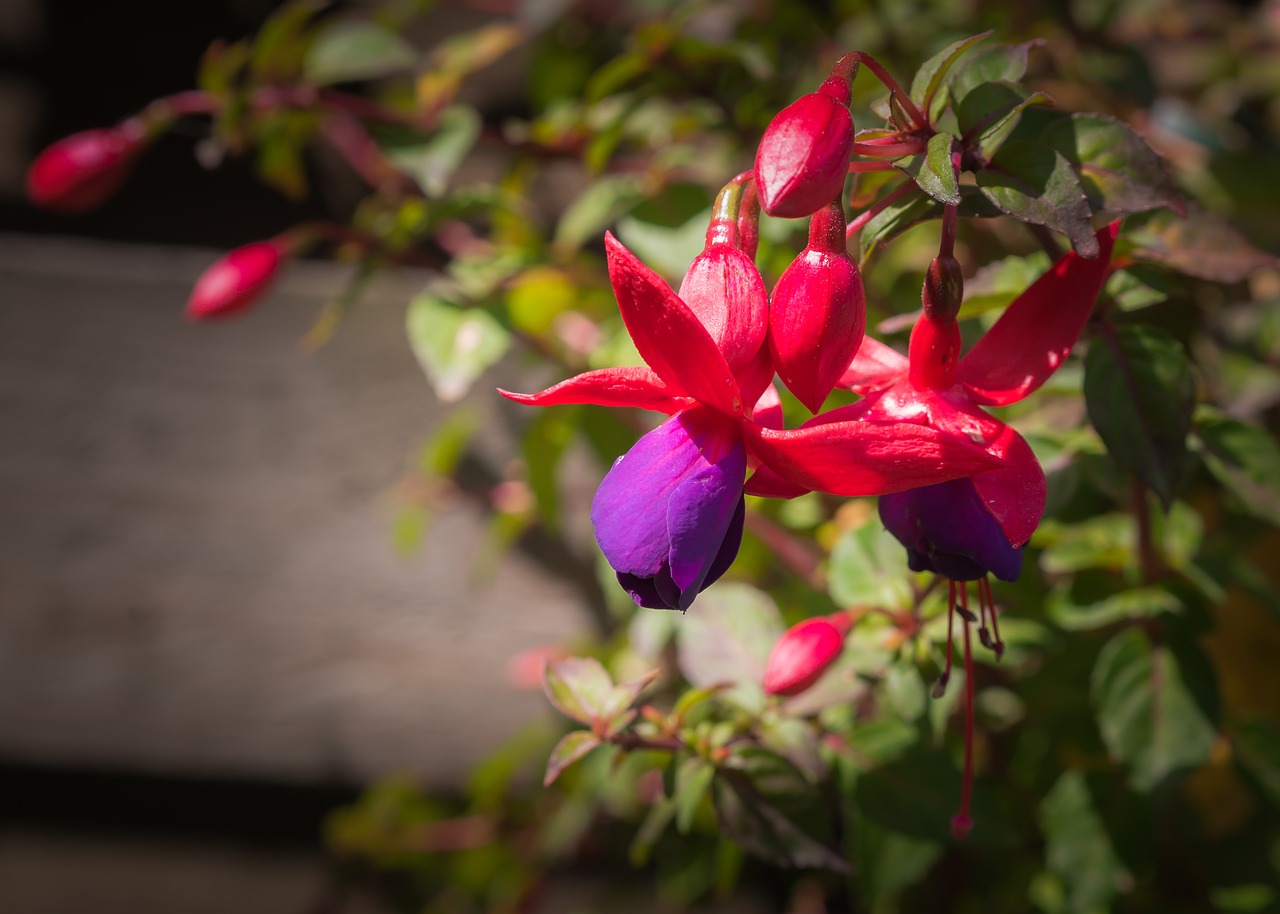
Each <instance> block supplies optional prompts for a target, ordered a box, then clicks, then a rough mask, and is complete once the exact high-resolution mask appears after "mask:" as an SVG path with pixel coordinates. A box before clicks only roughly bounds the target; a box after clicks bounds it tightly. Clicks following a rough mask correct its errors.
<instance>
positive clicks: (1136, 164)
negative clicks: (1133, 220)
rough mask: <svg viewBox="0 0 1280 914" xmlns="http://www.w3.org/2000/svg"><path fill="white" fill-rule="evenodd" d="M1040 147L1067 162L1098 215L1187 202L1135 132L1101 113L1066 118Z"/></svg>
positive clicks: (1049, 131)
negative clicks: (1046, 147) (1069, 163)
mask: <svg viewBox="0 0 1280 914" xmlns="http://www.w3.org/2000/svg"><path fill="white" fill-rule="evenodd" d="M1040 142H1042V143H1044V144H1045V145H1047V146H1051V147H1052V148H1054V149H1056V150H1057V151H1058V152H1060V153H1062V154H1063V155H1064V156H1066V157H1067V160H1068V161H1069V162H1071V164H1072V165H1073V166H1074V167H1075V169H1076V172H1077V174H1079V175H1080V181H1081V184H1083V186H1084V189H1085V193H1087V194H1088V196H1089V205H1090V207H1092V208H1093V209H1094V210H1096V211H1098V212H1109V213H1116V214H1120V213H1140V212H1143V211H1145V210H1149V209H1155V208H1156V207H1159V206H1168V207H1172V208H1173V209H1175V210H1181V208H1182V199H1181V195H1180V194H1179V193H1178V191H1177V189H1176V188H1175V187H1174V186H1173V182H1172V181H1171V180H1170V178H1169V174H1168V172H1167V171H1166V170H1165V166H1164V163H1163V162H1162V161H1161V160H1160V157H1159V156H1158V155H1156V154H1155V152H1154V151H1152V149H1151V147H1150V146H1148V145H1147V143H1146V141H1145V140H1144V139H1143V138H1142V137H1141V136H1139V135H1138V134H1137V132H1135V131H1134V129H1133V128H1132V127H1130V126H1129V125H1127V124H1124V123H1121V122H1120V121H1117V120H1115V119H1113V118H1109V117H1104V116H1103V115H1100V114H1073V115H1071V116H1070V117H1064V118H1062V119H1061V120H1059V121H1057V123H1055V124H1054V125H1053V126H1051V127H1049V129H1047V130H1046V131H1044V133H1042V134H1041V135H1040Z"/></svg>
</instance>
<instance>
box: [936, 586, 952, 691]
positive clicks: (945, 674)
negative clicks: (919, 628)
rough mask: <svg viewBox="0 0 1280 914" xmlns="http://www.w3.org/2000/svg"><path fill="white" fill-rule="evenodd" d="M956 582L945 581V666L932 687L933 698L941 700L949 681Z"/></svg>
mask: <svg viewBox="0 0 1280 914" xmlns="http://www.w3.org/2000/svg"><path fill="white" fill-rule="evenodd" d="M955 608H956V582H955V581H952V580H950V579H948V580H947V665H946V667H945V668H944V669H943V671H942V675H941V676H939V677H938V681H937V683H936V684H935V685H934V687H933V697H934V698H941V697H942V696H943V695H946V694H947V683H948V682H950V681H951V645H952V642H953V637H952V634H953V632H954V631H955V622H956V613H955Z"/></svg>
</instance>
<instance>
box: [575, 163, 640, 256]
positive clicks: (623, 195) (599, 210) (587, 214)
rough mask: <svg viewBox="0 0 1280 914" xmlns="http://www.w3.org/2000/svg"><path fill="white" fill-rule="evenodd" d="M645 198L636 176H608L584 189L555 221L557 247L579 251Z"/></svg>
mask: <svg viewBox="0 0 1280 914" xmlns="http://www.w3.org/2000/svg"><path fill="white" fill-rule="evenodd" d="M643 199H644V185H643V182H642V181H641V179H640V178H638V177H637V176H635V175H606V176H605V177H603V178H601V179H600V180H598V181H596V182H595V183H593V184H592V185H591V186H590V187H588V188H587V189H586V190H585V191H583V192H582V194H581V195H580V196H579V197H578V198H577V199H576V200H574V201H573V202H572V203H570V204H569V206H568V208H567V209H566V210H565V211H564V213H563V215H561V217H560V221H559V223H557V224H556V233H555V239H554V244H555V246H556V247H558V248H565V249H569V250H577V249H578V248H580V247H582V245H583V244H585V243H586V242H587V241H589V240H592V239H594V238H595V237H596V236H598V235H599V234H600V233H601V232H603V231H604V229H605V228H606V227H607V226H608V225H609V224H610V223H612V222H613V221H614V220H615V219H617V218H618V217H619V216H622V215H624V214H626V213H628V212H630V211H631V210H632V209H633V208H634V207H635V206H636V204H638V203H639V202H640V201H641V200H643Z"/></svg>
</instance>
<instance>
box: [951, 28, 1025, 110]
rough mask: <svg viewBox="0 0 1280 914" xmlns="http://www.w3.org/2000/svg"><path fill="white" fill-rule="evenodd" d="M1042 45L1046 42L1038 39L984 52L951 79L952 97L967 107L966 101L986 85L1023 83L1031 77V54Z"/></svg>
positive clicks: (965, 63) (977, 54)
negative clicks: (967, 96) (1028, 70)
mask: <svg viewBox="0 0 1280 914" xmlns="http://www.w3.org/2000/svg"><path fill="white" fill-rule="evenodd" d="M1042 44H1044V42H1043V40H1040V39H1035V40H1032V41H1026V42H1023V43H1022V44H1001V45H996V46H995V47H989V48H984V49H983V50H982V51H979V52H978V53H976V54H974V55H972V56H971V57H969V59H968V60H965V61H963V62H962V63H961V64H960V65H959V66H957V67H956V72H955V76H954V77H952V79H951V97H952V98H953V99H959V100H960V102H961V103H962V104H963V102H964V97H965V96H966V95H968V94H969V93H970V92H972V91H973V90H974V89H975V88H976V87H978V86H980V85H982V84H983V83H989V82H1008V83H1018V82H1021V81H1022V77H1023V76H1025V75H1026V73H1027V52H1028V51H1029V50H1031V49H1032V48H1035V47H1039V46H1040V45H1042Z"/></svg>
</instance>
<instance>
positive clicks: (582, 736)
mask: <svg viewBox="0 0 1280 914" xmlns="http://www.w3.org/2000/svg"><path fill="white" fill-rule="evenodd" d="M599 745H600V739H599V737H597V736H596V735H595V734H594V733H592V732H591V731H590V730H575V731H573V732H572V733H566V734H565V736H564V738H563V739H562V740H560V742H558V743H556V747H555V748H554V749H552V750H551V757H550V758H549V759H547V773H546V774H545V775H543V778H542V786H543V787H550V786H551V785H552V783H554V782H555V780H556V778H558V777H560V775H561V773H562V772H563V771H564V770H565V769H566V768H568V767H569V766H570V765H572V764H573V763H574V762H576V761H577V760H578V759H580V758H582V757H583V756H585V755H586V754H587V753H588V752H590V751H591V750H592V749H595V748H596V747H597V746H599Z"/></svg>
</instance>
